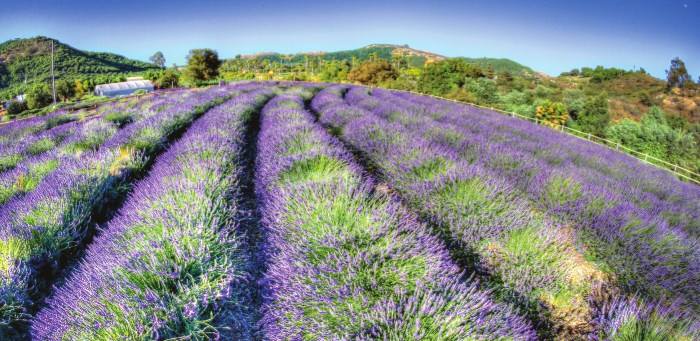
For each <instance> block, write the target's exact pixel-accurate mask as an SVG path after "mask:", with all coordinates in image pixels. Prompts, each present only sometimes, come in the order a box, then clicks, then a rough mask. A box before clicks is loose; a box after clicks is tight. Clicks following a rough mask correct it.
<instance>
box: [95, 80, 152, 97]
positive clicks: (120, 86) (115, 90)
mask: <svg viewBox="0 0 700 341" xmlns="http://www.w3.org/2000/svg"><path fill="white" fill-rule="evenodd" d="M153 89H154V88H153V83H151V81H147V80H133V81H128V82H119V83H109V84H100V85H97V86H95V95H97V96H107V97H119V96H126V95H131V94H132V93H134V92H136V91H138V90H144V91H146V92H151V91H153Z"/></svg>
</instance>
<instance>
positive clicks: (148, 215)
mask: <svg viewBox="0 0 700 341" xmlns="http://www.w3.org/2000/svg"><path fill="white" fill-rule="evenodd" d="M319 91H320V92H319ZM222 103H223V104H222ZM307 103H308V104H310V109H311V110H313V111H308V110H307V109H306V107H307ZM258 114H260V133H259V135H258V136H257V144H254V145H247V143H248V142H250V138H251V137H253V136H254V131H255V130H256V129H257V128H256V122H255V121H256V120H258ZM316 119H318V120H319V122H316V121H315V120H316ZM180 132H184V135H182V136H181V137H179V138H177V141H176V142H175V143H173V144H172V145H169V143H170V141H172V140H173V139H174V138H176V137H177V136H179V134H180ZM332 134H335V135H337V136H338V137H339V139H336V138H335V137H333V136H332ZM348 148H350V149H351V150H352V151H353V152H355V153H357V156H353V154H351V153H350V150H348ZM253 155H254V156H255V157H254V159H255V160H254V163H255V167H254V168H255V169H254V171H253V169H250V170H249V169H248V168H252V162H253ZM358 157H359V160H361V162H362V164H361V163H358V162H356V161H355V160H356V159H357V158H358ZM151 164H152V167H151ZM367 170H370V171H371V172H376V175H377V176H378V177H377V178H375V177H373V175H371V174H369V173H367ZM142 175H144V176H145V178H144V179H143V180H141V181H138V182H137V183H136V184H135V186H134V187H133V189H132V190H130V192H129V195H128V197H126V201H125V202H124V204H123V206H121V208H119V209H118V211H116V208H113V209H114V210H115V211H114V212H111V213H110V214H109V215H107V216H110V217H111V216H112V214H114V215H113V217H112V218H111V220H110V221H109V222H108V223H106V224H105V225H104V226H103V227H102V228H101V229H99V231H96V234H97V235H96V237H95V238H94V240H92V241H91V242H90V244H89V245H88V246H87V247H86V246H85V245H84V244H86V241H87V240H89V239H90V238H86V237H88V236H91V235H92V233H93V231H94V230H95V225H96V223H97V222H98V221H96V220H95V219H96V218H95V215H100V214H102V213H103V211H102V210H103V209H104V208H105V207H104V206H110V205H112V203H113V202H114V201H113V200H114V199H113V198H114V197H115V196H118V195H121V194H119V193H123V192H122V191H124V188H127V187H131V183H132V182H135V179H137V178H140V176H142ZM250 175H254V188H255V195H248V194H247V193H248V192H247V191H248V190H252V185H253V184H252V183H251V184H250V187H251V188H250V189H248V188H247V186H249V185H246V184H248V182H247V181H253V180H248V176H250ZM241 181H243V182H241ZM253 199H255V204H256V205H257V209H258V212H259V213H260V222H259V224H257V223H258V221H257V218H256V217H257V216H255V215H252V216H251V215H250V212H248V205H251V206H252V205H253V203H252V202H253ZM120 205H121V204H120ZM107 216H105V218H106V217H107ZM239 218H240V219H246V220H245V221H238V219H239ZM248 225H250V226H248ZM258 228H259V231H258V230H253V229H258ZM699 231H700V190H698V187H697V186H694V185H692V184H687V183H683V182H681V181H679V180H678V179H676V178H674V177H673V176H672V175H670V174H669V173H667V172H665V171H663V170H660V169H655V168H653V167H650V166H648V165H645V164H643V163H641V162H638V161H637V160H635V159H633V158H631V157H628V156H626V155H624V154H621V153H617V152H615V151H613V150H610V149H608V148H605V147H601V146H598V145H595V144H592V143H587V142H584V141H582V140H579V139H576V138H572V137H570V136H567V135H564V134H561V133H558V132H556V131H553V130H551V129H548V128H545V127H541V126H537V125H533V124H531V123H529V122H525V121H522V120H518V119H513V118H510V117H507V116H504V115H501V114H497V113H494V112H491V111H488V110H483V109H477V108H474V107H471V106H466V105H460V104H456V103H451V102H447V101H441V100H437V99H434V98H430V97H424V96H417V95H413V94H408V93H401V92H394V91H389V90H382V89H373V90H369V89H367V88H364V87H357V86H347V85H330V84H325V85H318V84H311V83H295V82H244V83H238V84H234V85H229V86H219V87H210V88H206V89H196V90H180V91H173V92H164V93H157V94H155V95H152V96H147V97H145V98H142V99H125V100H121V101H117V102H114V103H110V104H105V105H102V106H100V107H99V108H97V109H96V111H95V112H94V113H88V112H82V111H80V112H73V113H70V112H66V111H58V112H55V113H51V114H49V115H47V116H44V117H35V118H30V119H26V120H21V121H16V122H12V123H10V124H7V125H4V126H0V338H3V339H6V338H7V339H10V338H16V337H28V336H29V334H27V335H24V333H25V331H26V332H27V333H30V334H31V338H33V339H36V340H66V339H70V340H73V339H81V340H82V339H89V340H114V339H196V340H199V339H243V340H250V339H257V338H263V339H270V340H298V339H299V340H300V339H328V340H341V339H342V340H346V339H391V340H394V339H397V340H398V339H402V340H403V339H436V340H437V339H439V340H442V339H450V340H462V339H476V340H482V339H514V340H530V339H538V338H544V339H590V340H602V339H606V340H607V339H613V340H617V339H619V340H626V339H647V338H648V339H659V340H662V339H688V340H691V339H696V338H698V339H700V319H698V314H700V302H699V301H698V299H697V297H699V296H700V277H699V276H700V271H699V270H700V262H699V260H700V248H698V246H699V245H698V238H699V237H700V232H699ZM249 233H253V234H254V236H249V235H247V234H249ZM258 234H259V235H258ZM258 237H260V240H261V241H262V245H258V244H257V240H258ZM84 247H86V249H85V252H84V254H81V261H80V263H78V264H77V265H76V266H75V268H73V269H72V271H71V272H69V273H66V274H67V277H66V278H65V281H63V280H61V281H55V276H56V275H58V274H64V272H63V271H65V270H66V269H65V268H66V266H67V265H69V264H70V262H71V261H72V260H74V259H75V258H77V257H75V255H76V253H78V252H80V251H82V249H83V248H84ZM258 247H260V249H259V250H258ZM472 273H473V275H472ZM258 277H260V278H258ZM258 279H259V280H258ZM54 284H55V285H57V287H55V289H54V290H53V293H51V295H50V296H49V297H48V298H46V300H45V302H44V301H43V300H44V298H45V296H47V295H48V294H49V287H50V286H51V285H54ZM258 294H259V295H258ZM30 324H31V327H30V328H29V329H30V330H29V331H27V329H26V328H27V326H28V325H30Z"/></svg>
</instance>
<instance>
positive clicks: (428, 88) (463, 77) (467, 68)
mask: <svg viewBox="0 0 700 341" xmlns="http://www.w3.org/2000/svg"><path fill="white" fill-rule="evenodd" d="M484 76H486V74H485V73H484V71H483V70H482V69H481V68H480V67H478V66H476V65H474V64H470V63H467V62H466V61H464V60H462V59H447V60H443V61H439V62H436V63H432V64H428V65H427V66H426V67H425V69H424V70H423V73H422V74H421V76H420V79H419V81H418V91H420V92H425V93H429V94H432V95H436V96H444V95H445V94H447V93H449V92H451V91H454V90H455V89H458V88H461V87H462V86H463V85H464V84H465V83H466V81H467V78H480V77H484Z"/></svg>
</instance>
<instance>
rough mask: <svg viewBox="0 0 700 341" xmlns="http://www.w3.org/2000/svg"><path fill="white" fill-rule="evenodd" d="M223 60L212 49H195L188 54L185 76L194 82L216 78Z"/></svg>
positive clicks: (198, 82) (199, 82)
mask: <svg viewBox="0 0 700 341" xmlns="http://www.w3.org/2000/svg"><path fill="white" fill-rule="evenodd" d="M219 66H221V60H219V55H218V54H217V53H216V51H214V50H212V49H194V50H190V53H189V54H188V55H187V68H185V78H186V79H187V80H188V81H189V82H191V83H194V84H201V83H202V82H203V81H208V80H212V79H216V77H218V76H219Z"/></svg>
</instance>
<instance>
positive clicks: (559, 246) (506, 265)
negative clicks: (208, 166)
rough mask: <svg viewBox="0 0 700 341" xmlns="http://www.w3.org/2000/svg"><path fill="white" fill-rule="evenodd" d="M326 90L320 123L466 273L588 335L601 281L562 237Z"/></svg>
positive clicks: (494, 182) (549, 324) (554, 323)
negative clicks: (432, 232) (360, 158)
mask: <svg viewBox="0 0 700 341" xmlns="http://www.w3.org/2000/svg"><path fill="white" fill-rule="evenodd" d="M342 91H343V89H342V88H330V89H328V90H326V91H325V92H322V93H321V94H319V95H318V96H316V98H314V100H313V102H312V107H313V108H314V110H316V111H317V112H318V113H320V115H321V116H320V119H321V121H322V122H323V123H324V124H326V125H328V126H331V127H333V128H335V129H337V130H336V132H338V133H340V134H341V137H342V138H343V139H344V140H346V141H347V142H349V143H350V144H351V145H352V146H353V147H354V148H357V149H358V150H360V151H361V152H363V153H365V155H366V156H367V157H368V158H369V159H370V161H371V163H372V164H374V165H376V166H377V167H378V169H379V170H380V171H381V172H382V173H383V174H384V175H385V176H386V177H387V178H389V179H391V182H390V185H391V186H393V187H395V188H396V189H398V190H399V191H400V192H401V194H402V196H403V197H404V198H406V199H407V201H408V202H409V203H411V204H412V206H413V207H414V208H416V209H417V211H418V212H420V213H421V215H423V216H424V217H426V218H427V219H428V220H429V221H431V222H432V223H433V224H434V225H435V226H436V227H437V228H438V232H439V233H441V234H442V235H443V236H444V238H445V239H447V240H448V241H449V242H450V244H452V249H453V250H454V254H455V256H456V257H458V258H459V259H460V260H461V261H462V262H463V263H464V264H465V265H466V266H472V265H473V264H476V266H477V267H478V268H479V270H480V272H481V273H483V274H486V275H488V276H489V277H490V278H491V279H492V280H491V281H492V282H493V283H495V285H494V287H496V288H497V289H498V290H499V292H500V294H501V295H502V296H503V297H502V298H503V299H504V300H507V301H511V302H516V303H517V304H518V305H519V306H521V307H522V309H523V310H524V311H526V312H527V313H528V314H529V315H531V316H532V317H533V318H535V319H536V320H538V321H539V322H541V323H542V324H543V325H542V326H540V329H541V330H542V331H544V332H545V333H551V334H555V335H558V336H559V337H566V336H571V335H576V334H585V333H589V332H590V331H591V330H590V329H591V323H590V322H591V320H592V315H591V309H590V307H589V304H588V300H587V298H588V296H589V295H591V294H592V292H593V290H594V289H595V288H596V287H599V286H602V285H604V284H605V283H606V282H607V278H605V276H604V275H603V274H602V272H601V271H600V269H598V268H597V267H596V266H595V265H594V264H591V263H589V262H587V261H585V259H584V257H583V255H582V254H580V253H579V252H578V251H577V250H576V248H575V245H574V242H573V241H572V240H571V238H570V236H569V234H568V233H567V231H565V230H561V229H560V228H559V226H557V225H555V224H553V223H552V222H551V221H548V219H546V217H543V216H541V215H538V214H536V213H533V211H532V209H531V208H530V207H529V206H528V203H527V202H525V201H523V200H522V199H520V198H518V197H517V193H515V191H514V190H513V188H512V186H510V185H509V184H508V183H506V182H503V181H499V180H498V177H497V176H495V175H494V174H491V173H489V172H488V171H486V170H484V169H483V168H480V167H474V166H470V165H468V164H466V163H465V162H463V161H461V160H460V159H459V156H458V155H457V154H456V153H454V152H452V151H449V150H447V149H445V148H441V147H439V146H437V145H435V144H432V143H430V142H428V141H425V140H423V139H421V138H420V137H418V136H414V135H413V134H411V133H410V132H409V131H407V130H406V129H405V128H403V127H401V126H399V125H397V124H389V123H388V122H386V121H383V120H382V119H379V118H377V117H374V115H372V114H371V113H369V112H366V111H364V110H362V109H360V108H353V107H351V106H349V105H347V104H345V102H344V101H343V98H342Z"/></svg>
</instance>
